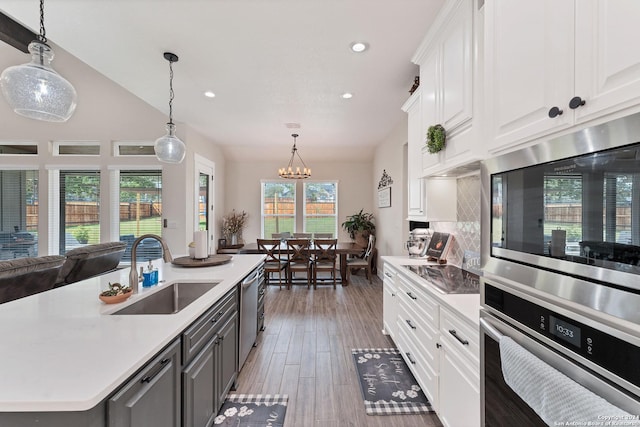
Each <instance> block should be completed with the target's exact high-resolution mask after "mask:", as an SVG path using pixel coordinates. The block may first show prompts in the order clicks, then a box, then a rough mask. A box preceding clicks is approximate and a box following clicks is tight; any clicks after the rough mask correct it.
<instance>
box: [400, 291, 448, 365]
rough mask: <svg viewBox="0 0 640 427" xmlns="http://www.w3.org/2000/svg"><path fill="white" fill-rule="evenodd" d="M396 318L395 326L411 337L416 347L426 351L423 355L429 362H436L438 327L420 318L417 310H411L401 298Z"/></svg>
mask: <svg viewBox="0 0 640 427" xmlns="http://www.w3.org/2000/svg"><path fill="white" fill-rule="evenodd" d="M412 305H413V304H412ZM397 319H398V323H397V326H396V328H397V329H402V330H404V331H405V333H406V334H407V336H409V337H411V339H412V342H414V343H416V347H420V348H422V349H423V352H425V353H426V355H425V357H426V358H427V359H428V361H429V362H430V363H432V364H434V365H435V364H437V360H438V352H437V348H436V342H437V340H438V335H439V331H438V329H436V328H434V327H433V326H432V325H431V324H430V323H428V322H425V321H423V320H422V319H420V316H419V315H418V314H417V312H416V311H414V310H412V309H411V307H407V304H406V303H405V302H404V301H402V300H401V301H400V310H399V312H398V318H397Z"/></svg>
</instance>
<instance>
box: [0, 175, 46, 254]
mask: <svg viewBox="0 0 640 427" xmlns="http://www.w3.org/2000/svg"><path fill="white" fill-rule="evenodd" d="M37 255H38V171H37V170H0V259H3V260H6V259H13V258H25V257H34V256H37Z"/></svg>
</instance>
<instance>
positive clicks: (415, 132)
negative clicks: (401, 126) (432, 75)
mask: <svg viewBox="0 0 640 427" xmlns="http://www.w3.org/2000/svg"><path fill="white" fill-rule="evenodd" d="M420 99H421V92H420V89H419V88H418V90H416V91H415V92H414V93H413V94H412V95H411V97H410V98H409V99H408V100H407V101H406V102H405V103H404V105H403V106H402V110H403V111H404V112H406V113H407V126H408V129H407V138H408V141H407V181H408V189H407V199H408V200H407V202H408V206H407V215H408V219H410V220H415V221H424V220H425V217H424V215H425V205H424V181H423V180H422V179H421V175H422V166H421V164H420V159H421V156H420V149H421V145H422V143H423V139H422V135H421V133H422V115H421V105H420Z"/></svg>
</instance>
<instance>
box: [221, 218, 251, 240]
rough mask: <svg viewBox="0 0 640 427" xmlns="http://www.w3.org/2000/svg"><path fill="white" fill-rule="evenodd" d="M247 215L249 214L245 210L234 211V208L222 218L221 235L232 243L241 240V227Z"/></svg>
mask: <svg viewBox="0 0 640 427" xmlns="http://www.w3.org/2000/svg"><path fill="white" fill-rule="evenodd" d="M248 217H249V215H248V214H247V213H246V212H245V211H242V212H236V210H235V209H234V210H233V211H231V213H229V214H227V215H225V216H224V217H223V218H222V235H223V236H224V237H225V238H226V239H227V241H228V242H230V243H231V244H232V245H236V244H238V243H241V242H242V229H243V228H244V225H245V224H246V222H247V218H248Z"/></svg>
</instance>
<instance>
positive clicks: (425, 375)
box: [395, 274, 440, 411]
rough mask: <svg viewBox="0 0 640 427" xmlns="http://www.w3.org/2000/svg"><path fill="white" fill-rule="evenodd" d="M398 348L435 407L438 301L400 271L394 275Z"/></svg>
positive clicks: (436, 393) (437, 400)
mask: <svg viewBox="0 0 640 427" xmlns="http://www.w3.org/2000/svg"><path fill="white" fill-rule="evenodd" d="M396 283H397V286H398V299H399V306H398V316H397V318H396V328H397V338H396V339H395V342H396V344H397V345H398V348H399V349H400V351H401V352H402V356H403V357H404V359H405V361H406V362H407V365H408V366H409V369H410V370H411V372H412V373H413V375H414V376H415V377H416V380H417V381H418V384H420V386H421V387H422V389H423V391H424V394H425V396H427V399H429V401H430V402H431V404H432V405H433V407H434V409H435V410H436V411H437V410H438V403H439V394H438V371H439V355H438V350H437V346H436V344H437V341H438V335H439V332H438V330H439V315H438V311H439V307H440V306H439V304H438V303H437V302H436V300H435V299H434V298H433V297H432V296H430V295H429V294H428V293H427V292H425V291H424V289H422V287H421V286H420V285H419V284H416V283H414V282H413V281H412V280H411V279H409V278H408V277H406V276H405V275H403V274H398V275H397V276H396Z"/></svg>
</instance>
